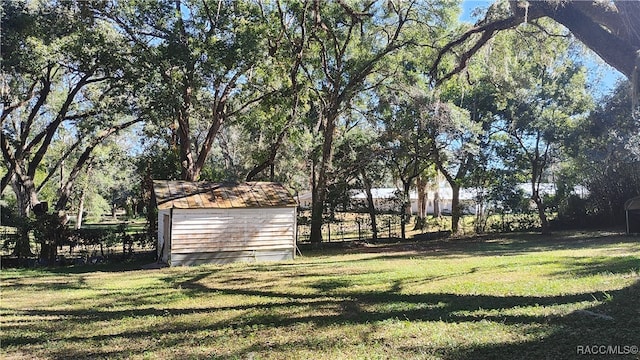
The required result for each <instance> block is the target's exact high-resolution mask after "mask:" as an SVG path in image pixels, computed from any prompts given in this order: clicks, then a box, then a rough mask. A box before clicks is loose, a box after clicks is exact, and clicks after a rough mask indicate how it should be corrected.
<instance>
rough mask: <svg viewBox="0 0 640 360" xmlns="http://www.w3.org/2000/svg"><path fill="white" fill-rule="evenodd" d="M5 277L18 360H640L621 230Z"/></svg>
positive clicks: (0, 314)
mask: <svg viewBox="0 0 640 360" xmlns="http://www.w3.org/2000/svg"><path fill="white" fill-rule="evenodd" d="M0 275H1V277H0V280H1V287H0V289H1V291H2V293H1V303H0V325H1V329H0V331H1V333H0V340H1V344H0V346H1V352H0V354H1V357H2V358H5V359H34V358H40V359H79V358H92V359H102V358H131V359H190V358H191V359H209V358H225V359H227V358H231V359H233V358H238V359H432V358H433V359H437V358H442V359H507V358H524V359H545V358H546V359H568V358H577V359H585V358H590V357H589V356H585V355H582V353H585V352H587V353H588V352H593V351H596V352H599V351H603V352H609V353H611V352H624V353H626V355H616V356H614V358H616V359H624V358H639V355H638V354H637V347H635V346H640V238H638V237H627V236H622V235H617V234H608V233H563V234H558V235H553V236H550V237H542V236H540V235H533V234H517V235H492V236H488V237H476V238H465V239H454V240H449V241H438V242H428V243H399V244H386V245H378V246H372V245H371V246H359V247H353V248H350V249H344V250H340V251H338V250H336V249H332V250H325V251H317V252H307V253H305V254H304V256H303V257H298V258H297V259H296V260H295V261H291V262H286V263H260V264H231V265H223V266H200V267H190V268H183V267H181V268H164V269H154V270H135V269H126V268H123V267H122V266H121V267H118V268H116V267H114V266H111V267H109V266H103V265H99V266H93V267H92V266H86V267H71V268H61V269H49V270H3V271H2V272H1V273H0ZM601 345H604V346H605V347H604V348H603V347H598V346H601ZM594 346H596V347H594ZM606 346H610V348H606ZM634 349H635V350H634ZM634 352H635V354H634ZM596 358H611V356H606V355H601V356H597V357H596Z"/></svg>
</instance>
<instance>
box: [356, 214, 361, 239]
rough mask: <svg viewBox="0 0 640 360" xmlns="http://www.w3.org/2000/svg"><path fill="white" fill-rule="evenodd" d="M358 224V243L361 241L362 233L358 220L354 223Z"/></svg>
mask: <svg viewBox="0 0 640 360" xmlns="http://www.w3.org/2000/svg"><path fill="white" fill-rule="evenodd" d="M356 223H357V224H358V241H362V233H361V232H360V219H358V220H357V221H356Z"/></svg>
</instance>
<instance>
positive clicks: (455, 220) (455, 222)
mask: <svg viewBox="0 0 640 360" xmlns="http://www.w3.org/2000/svg"><path fill="white" fill-rule="evenodd" d="M450 185H451V233H452V234H457V233H458V231H459V230H460V217H461V215H462V211H461V209H460V185H458V184H456V183H453V184H450Z"/></svg>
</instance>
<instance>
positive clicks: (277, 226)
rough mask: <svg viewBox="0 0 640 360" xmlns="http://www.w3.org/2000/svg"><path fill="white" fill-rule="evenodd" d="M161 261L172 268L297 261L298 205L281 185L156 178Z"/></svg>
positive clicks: (155, 189) (154, 188)
mask: <svg viewBox="0 0 640 360" xmlns="http://www.w3.org/2000/svg"><path fill="white" fill-rule="evenodd" d="M153 192H154V196H155V201H156V205H157V207H158V259H159V260H161V261H162V262H165V263H167V264H169V265H171V266H180V265H198V264H206V263H218V264H222V263H229V262H235V261H244V262H254V261H269V260H271V261H279V260H289V259H293V258H294V257H295V250H296V207H297V204H296V201H295V199H294V198H293V196H292V195H291V194H290V193H289V192H288V191H287V190H286V189H285V188H284V187H283V186H282V185H281V184H278V183H272V182H247V183H240V184H236V183H234V184H231V183H212V182H188V181H167V180H154V182H153Z"/></svg>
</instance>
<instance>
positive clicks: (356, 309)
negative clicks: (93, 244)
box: [2, 272, 640, 359]
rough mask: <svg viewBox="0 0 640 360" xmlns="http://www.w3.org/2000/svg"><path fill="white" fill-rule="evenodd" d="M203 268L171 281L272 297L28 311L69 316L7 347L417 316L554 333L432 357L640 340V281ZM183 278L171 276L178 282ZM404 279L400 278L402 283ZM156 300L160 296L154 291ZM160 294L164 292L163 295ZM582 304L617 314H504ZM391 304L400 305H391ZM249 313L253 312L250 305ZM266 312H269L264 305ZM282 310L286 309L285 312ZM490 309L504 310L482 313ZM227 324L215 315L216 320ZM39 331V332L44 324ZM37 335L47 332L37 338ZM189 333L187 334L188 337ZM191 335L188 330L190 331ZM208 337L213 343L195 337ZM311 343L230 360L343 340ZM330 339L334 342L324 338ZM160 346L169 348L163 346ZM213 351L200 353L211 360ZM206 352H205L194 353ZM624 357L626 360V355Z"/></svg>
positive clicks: (71, 353) (10, 340)
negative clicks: (89, 329) (376, 277)
mask: <svg viewBox="0 0 640 360" xmlns="http://www.w3.org/2000/svg"><path fill="white" fill-rule="evenodd" d="M210 275H211V274H210V273H207V272H202V273H198V274H195V275H194V276H192V277H184V276H181V277H180V278H176V279H172V278H171V277H168V278H167V279H166V281H168V282H170V283H171V284H172V285H174V286H175V285H178V286H180V287H181V288H182V289H185V290H186V291H187V292H189V293H190V294H191V296H195V297H197V296H207V295H212V294H217V295H239V296H251V297H260V298H261V299H264V301H260V302H258V303H257V304H249V305H227V306H220V307H204V308H201V307H192V308H182V309H162V308H137V309H132V310H95V311H91V310H46V309H44V310H42V309H41V310H25V311H22V312H21V313H22V315H23V316H27V317H34V318H40V319H41V318H44V319H64V322H61V324H60V325H61V328H60V329H59V334H60V335H53V336H52V335H51V334H49V333H48V331H47V329H50V324H43V322H49V321H57V320H41V321H40V322H29V323H22V324H21V323H18V324H3V332H4V333H5V334H7V333H10V334H21V332H20V330H21V329H24V330H26V329H28V330H29V331H25V333H28V334H29V335H19V336H16V337H11V336H6V335H5V336H3V339H2V343H3V347H14V346H18V347H21V346H40V345H43V344H45V343H48V342H51V341H66V342H71V343H76V342H80V343H83V342H90V343H105V342H109V341H118V339H140V341H144V340H145V339H156V338H160V337H161V335H160V334H162V335H163V336H168V338H166V339H165V340H163V341H157V342H155V343H154V344H155V345H154V347H155V348H154V349H155V350H160V349H163V348H166V349H172V348H174V347H184V346H188V342H189V341H193V339H191V337H193V336H199V335H197V334H199V333H201V332H209V333H210V332H215V333H219V334H220V333H225V332H229V331H231V332H232V333H233V334H234V336H240V337H247V336H250V335H251V334H252V333H253V332H254V331H255V329H275V328H279V329H287V328H293V327H294V326H295V325H296V324H314V329H315V330H314V331H317V332H320V333H321V332H322V331H323V329H324V328H332V327H335V326H336V325H348V324H367V325H370V326H373V327H374V328H375V327H376V326H382V325H380V324H384V322H385V321H386V320H394V319H395V320H398V319H400V320H403V321H405V320H406V321H411V322H446V323H455V324H458V323H464V322H479V321H490V322H496V323H502V324H507V325H513V326H524V327H526V326H527V325H538V326H542V327H544V328H545V329H549V331H546V332H543V333H541V336H540V337H539V338H538V339H537V340H535V341H529V342H520V343H511V344H505V343H497V344H492V345H478V346H468V347H463V348H438V347H435V348H430V349H428V348H424V346H423V345H419V346H416V347H407V348H404V349H403V351H405V352H406V353H407V354H421V353H431V354H436V355H437V356H440V357H442V358H446V359H468V358H474V359H485V358H486V359H489V358H526V359H534V358H535V359H538V358H563V359H566V358H572V357H576V358H579V355H580V354H578V353H577V350H576V349H577V347H578V346H583V345H623V346H624V345H636V344H638V343H640V336H639V335H638V330H639V329H640V321H639V317H638V314H639V311H640V305H639V304H638V299H640V281H637V282H635V283H634V284H633V285H631V286H629V287H627V288H624V289H621V290H616V291H611V292H609V293H608V294H606V295H605V294H602V293H583V294H575V295H565V296H551V297H538V296H488V295H458V294H448V293H424V294H401V293H398V292H397V291H396V289H399V288H400V287H399V286H392V287H391V290H389V291H366V292H360V291H350V290H348V288H349V287H348V285H349V284H347V283H344V282H331V281H324V280H319V281H317V282H315V283H314V286H315V287H317V288H318V289H322V290H327V289H329V290H335V289H341V290H342V292H341V293H340V294H336V295H328V296H318V295H314V294H294V293H291V292H287V291H277V290H256V289H242V288H225V287H210V286H206V285H203V284H202V283H201V280H203V279H204V278H206V277H208V276H210ZM174 280H175V281H176V282H172V281H174ZM396 285H397V284H396ZM150 295H151V296H153V294H150ZM158 295H160V294H158ZM584 302H596V303H597V304H598V305H596V306H594V307H592V308H590V309H589V311H591V312H592V313H596V314H604V315H606V316H611V317H613V319H614V320H603V319H600V318H598V317H592V316H590V315H583V314H581V313H578V312H574V313H571V314H569V315H566V316H559V315H551V316H542V315H540V316H537V315H509V314H507V313H506V312H504V311H505V310H509V309H516V308H523V307H528V306H535V307H538V306H542V307H545V306H556V305H565V304H575V303H584ZM387 305H393V306H392V307H388V306H387ZM309 307H311V308H314V309H318V308H320V309H324V312H325V313H324V314H317V313H315V314H308V309H309ZM243 310H246V311H243ZM261 310H264V311H261ZM279 310H282V311H284V310H287V314H286V315H278V314H282V312H281V311H279ZM478 310H483V312H486V311H491V310H495V312H491V313H492V314H494V313H495V314H496V315H486V314H485V315H482V314H480V315H474V312H477V311H478ZM224 311H232V312H233V313H237V314H238V315H236V316H232V317H227V318H224V317H221V316H216V314H217V313H221V312H224ZM180 315H189V316H193V315H196V316H198V317H201V318H202V319H209V321H205V322H185V321H176V320H177V318H176V317H178V316H180ZM146 317H160V318H163V319H166V321H162V322H161V323H160V324H158V325H156V326H153V327H142V328H140V327H136V329H135V330H125V331H123V332H117V333H114V334H109V335H95V334H91V333H87V334H86V336H71V337H67V336H64V335H62V334H64V333H65V331H64V330H65V329H64V326H65V325H64V324H65V323H66V324H67V325H66V326H72V327H73V326H76V324H79V323H85V322H96V323H101V322H104V321H110V322H116V323H117V322H118V321H119V320H124V319H129V318H130V319H143V318H146ZM218 318H222V319H220V320H212V319H218ZM39 327H41V328H39ZM31 334H40V335H39V336H34V335H31ZM187 334H188V335H187ZM185 335H186V336H185ZM196 340H197V341H207V339H196ZM308 341H309V342H310V343H309V344H305V343H295V344H292V343H273V342H271V341H269V339H259V340H257V341H256V342H254V343H253V344H252V345H251V346H248V347H246V348H243V349H240V350H236V353H234V354H231V356H229V357H230V358H235V357H237V358H247V357H251V356H252V354H253V353H256V352H258V353H267V352H278V351H282V352H283V354H284V353H286V349H287V348H291V347H297V348H300V347H302V348H305V347H306V348H307V350H311V351H313V350H314V349H316V348H317V349H318V350H319V349H320V348H321V347H322V346H339V344H333V345H332V344H318V343H317V341H319V340H317V339H316V340H313V339H309V340H308ZM325 341H328V340H325ZM147 350H149V349H148V348H140V349H135V348H132V349H127V350H126V351H125V350H122V351H121V352H118V351H105V350H99V349H92V348H91V347H85V348H82V349H81V350H78V349H76V350H68V349H67V350H65V351H63V352H57V351H56V350H55V349H54V350H53V351H52V352H50V353H49V354H48V356H49V357H51V358H54V359H68V358H95V357H99V358H103V357H127V356H130V355H132V354H139V355H140V354H143V353H144V351H147ZM160 351H161V350H160ZM210 356H211V354H209V355H207V356H202V358H209V357H210ZM189 357H191V358H198V357H197V356H196V357H194V356H191V355H190V356H189ZM621 358H624V357H621Z"/></svg>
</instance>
